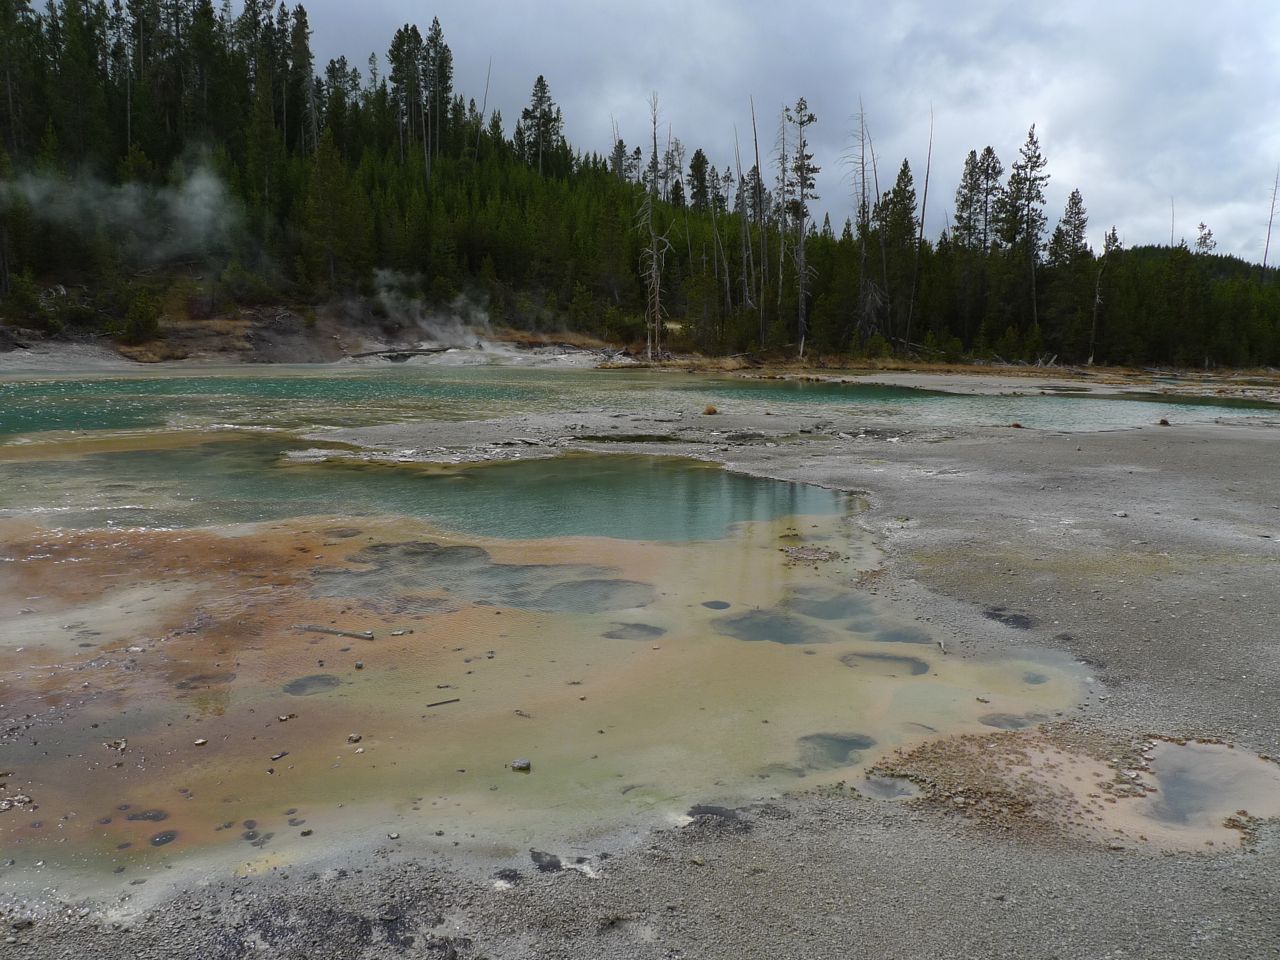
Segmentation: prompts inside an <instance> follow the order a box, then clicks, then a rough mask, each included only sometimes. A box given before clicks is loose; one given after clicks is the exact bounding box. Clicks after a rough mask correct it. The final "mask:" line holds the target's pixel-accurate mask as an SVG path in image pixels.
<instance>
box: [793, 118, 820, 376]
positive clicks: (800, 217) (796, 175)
mask: <svg viewBox="0 0 1280 960" xmlns="http://www.w3.org/2000/svg"><path fill="white" fill-rule="evenodd" d="M789 119H790V121H791V123H792V124H793V125H794V126H795V128H796V144H795V150H794V152H793V153H792V155H791V175H792V178H793V179H792V184H793V189H794V196H793V198H792V201H791V212H792V219H793V220H794V222H795V224H796V246H795V251H796V253H795V257H796V309H797V334H798V336H799V337H800V357H801V359H803V358H804V343H805V337H806V336H807V335H808V333H809V325H808V317H807V312H806V311H807V309H808V302H807V300H808V290H809V268H808V264H807V262H806V260H805V242H806V240H807V236H806V234H807V232H808V220H809V201H811V200H818V199H820V198H819V197H818V195H817V194H816V193H815V192H814V181H815V177H816V176H817V174H818V172H819V170H820V168H819V167H818V166H816V165H815V164H814V162H813V153H812V152H811V151H810V149H809V140H808V135H807V134H806V132H805V131H807V130H808V129H809V127H810V126H811V125H812V124H814V123H816V122H817V120H818V118H817V117H816V116H814V114H813V111H811V110H810V109H809V103H808V101H807V100H805V98H804V97H801V98H800V99H798V100H797V101H796V105H795V107H794V108H793V109H792V110H791V112H790V114H789Z"/></svg>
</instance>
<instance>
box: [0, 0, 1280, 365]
mask: <svg viewBox="0 0 1280 960" xmlns="http://www.w3.org/2000/svg"><path fill="white" fill-rule="evenodd" d="M0 57H2V59H3V70H4V92H3V96H0V296H2V297H3V298H4V299H3V304H4V313H5V317H6V318H7V319H8V320H9V321H11V322H18V323H26V324H32V323H36V324H43V325H45V326H46V327H49V328H51V329H59V328H75V327H84V328H88V329H99V330H109V331H112V332H115V333H117V334H119V335H121V336H124V337H126V338H132V339H145V338H146V337H148V336H151V335H154V334H155V333H156V332H157V323H158V317H159V315H160V312H161V310H162V309H164V310H167V311H168V312H170V313H183V312H185V313H187V314H189V315H194V314H196V313H199V312H201V311H203V312H205V313H212V312H217V311H220V310H230V309H234V307H235V306H236V305H238V304H239V305H247V304H253V303H256V302H262V303H265V302H273V301H281V300H289V301H306V302H314V303H320V302H323V301H325V300H327V299H331V298H336V297H342V296H348V295H351V294H364V295H366V296H370V295H372V294H373V293H374V292H375V280H374V278H375V275H378V276H382V277H383V278H385V277H387V276H395V277H396V278H397V280H396V282H397V283H398V284H399V285H400V286H401V287H403V288H407V289H408V290H409V291H410V292H413V293H415V294H417V295H420V296H422V297H424V298H426V299H428V300H430V301H432V302H435V303H439V304H447V303H449V302H451V301H452V300H453V299H454V298H455V297H457V296H459V295H467V296H470V297H473V298H478V299H483V300H485V301H486V302H487V303H488V304H489V309H490V312H491V314H492V315H493V316H494V318H495V319H496V320H498V321H500V322H506V323H510V324H512V325H517V326H524V327H531V328H537V327H552V326H567V327H569V328H571V329H575V330H581V331H584V332H589V333H594V334H599V335H603V336H606V337H610V338H614V339H620V340H624V341H628V342H633V343H634V342H638V341H644V342H646V343H647V344H648V349H649V350H650V351H652V352H658V353H661V352H662V351H663V350H666V349H671V348H676V347H681V348H687V347H692V348H697V349H700V350H702V351H705V352H709V353H729V354H738V353H744V352H758V351H772V352H779V353H798V354H800V355H802V356H803V355H804V354H805V353H806V351H808V352H809V353H814V352H816V353H819V354H858V355H866V354H887V353H890V352H895V351H903V352H909V353H913V354H916V355H922V356H934V357H945V358H958V357H960V356H962V355H968V356H983V357H998V358H1001V359H1005V360H1028V361H1037V360H1039V361H1045V360H1049V359H1052V358H1057V359H1058V360H1060V361H1062V362H1109V363H1170V364H1180V365H1202V364H1204V365H1211V364H1223V365H1232V366H1246V365H1263V364H1266V365H1276V364H1280V292H1278V290H1277V287H1276V285H1275V284H1274V283H1272V282H1270V281H1271V280H1272V279H1273V273H1274V271H1273V270H1271V269H1270V268H1267V267H1265V266H1264V267H1260V266H1258V265H1256V264H1250V263H1247V262H1245V261H1243V260H1240V259H1238V258H1235V257H1231V256H1221V255H1218V254H1216V253H1215V252H1214V241H1213V239H1212V233H1211V231H1209V229H1208V228H1207V227H1205V226H1204V225H1203V224H1201V229H1200V232H1199V235H1198V237H1197V239H1196V241H1195V243H1194V244H1193V245H1191V246H1188V245H1187V244H1186V243H1185V242H1183V243H1177V244H1171V245H1170V246H1167V247H1164V246H1161V247H1156V246H1145V247H1135V248H1131V249H1126V248H1125V247H1124V245H1123V244H1122V243H1121V241H1120V237H1119V232H1118V230H1117V229H1116V228H1115V227H1112V228H1111V229H1110V230H1109V231H1108V232H1107V234H1106V239H1105V241H1104V244H1103V248H1102V249H1101V250H1094V249H1093V248H1092V247H1091V246H1090V245H1089V243H1088V241H1087V232H1088V214H1087V211H1086V206H1085V202H1084V197H1083V196H1082V194H1081V191H1080V190H1079V189H1076V190H1073V191H1072V192H1071V194H1070V197H1069V199H1068V201H1067V204H1066V208H1065V209H1064V210H1063V211H1062V212H1061V214H1060V215H1059V216H1058V217H1057V219H1056V221H1055V225H1054V227H1053V229H1052V230H1050V229H1049V223H1050V212H1049V211H1048V210H1047V203H1046V199H1045V186H1046V184H1047V183H1048V181H1049V177H1050V173H1049V165H1048V161H1047V159H1046V156H1045V154H1044V152H1043V150H1042V148H1041V145H1040V142H1039V139H1038V137H1037V134H1036V129H1035V127H1034V126H1032V127H1031V128H1030V130H1028V131H1027V134H1026V137H1025V140H1024V141H1023V143H1022V145H1021V147H1020V149H1019V150H1018V152H1017V154H1016V156H1014V157H1012V158H1011V161H1010V164H1009V168H1008V171H1007V173H1006V169H1005V166H1004V163H1003V162H1002V161H1001V159H1000V157H999V156H998V155H997V153H996V151H995V149H994V148H993V147H991V146H985V147H980V148H975V149H974V150H972V151H971V152H970V153H969V154H968V156H967V157H965V158H964V160H963V163H962V165H961V176H960V182H959V187H958V189H957V191H956V193H955V196H954V198H953V199H952V198H948V199H949V200H952V202H951V203H949V204H944V206H949V208H950V210H951V213H950V215H949V217H948V220H947V226H946V228H945V229H944V230H943V231H942V232H941V233H940V234H939V235H938V236H937V237H927V236H926V235H925V231H924V227H923V224H924V220H925V215H926V213H927V208H928V204H929V202H930V199H931V198H930V196H929V187H930V181H931V180H933V179H934V178H935V171H934V170H933V169H932V167H933V157H932V146H930V151H929V161H928V163H927V164H926V168H925V170H924V176H923V178H922V179H919V180H918V179H917V171H914V170H913V169H912V168H911V165H910V164H909V163H908V162H907V161H906V160H903V161H902V162H901V165H900V166H898V168H897V172H896V176H890V171H891V169H892V168H888V169H882V167H881V160H880V157H879V156H878V155H877V153H876V150H875V144H874V140H873V138H872V135H871V130H870V125H869V123H868V122H867V120H866V117H865V114H863V115H860V118H859V120H858V122H857V127H856V129H855V130H854V131H853V143H854V149H853V207H854V210H855V214H854V216H852V217H850V218H849V219H848V220H846V221H845V222H844V223H843V224H841V225H840V228H839V229H838V230H837V229H836V228H834V227H833V225H832V224H831V222H830V220H829V218H827V217H824V218H823V219H822V220H821V222H816V218H815V216H814V210H815V204H816V203H817V202H818V201H819V200H820V198H819V197H818V196H817V194H816V193H815V177H816V174H817V173H818V172H819V170H818V167H817V166H816V165H815V163H814V157H813V154H812V150H811V146H810V144H811V137H812V128H813V126H814V125H815V124H816V123H817V122H818V118H817V117H816V116H815V115H814V113H813V111H812V110H811V109H810V108H809V106H808V103H807V102H806V100H805V99H804V98H803V97H802V98H799V99H797V100H796V102H795V103H794V104H792V105H790V106H788V107H785V108H783V109H782V110H781V111H780V113H779V114H778V115H776V116H769V117H767V118H758V117H757V113H756V109H755V105H754V103H752V104H751V105H750V106H751V130H752V135H751V139H750V141H749V142H745V143H740V144H739V145H738V147H737V148H736V149H735V151H734V156H733V157H732V158H729V159H730V161H731V162H726V160H725V158H720V159H713V158H712V157H711V156H709V155H708V153H707V152H706V151H704V150H703V149H700V148H695V149H693V150H692V151H690V150H688V149H687V148H686V146H685V145H684V144H683V143H682V142H681V141H680V139H679V138H678V137H677V136H675V135H673V132H672V131H670V130H669V129H664V128H663V125H662V124H661V122H660V105H659V103H658V100H657V97H656V96H655V97H654V100H653V102H652V103H651V104H650V107H651V121H652V122H651V124H650V127H649V129H647V130H646V131H645V132H644V134H643V135H642V136H641V138H640V140H639V141H638V142H636V143H633V144H628V143H627V142H626V141H625V140H624V139H623V137H622V136H621V135H620V133H619V132H618V131H616V130H615V135H614V142H613V144H612V145H611V147H610V149H609V150H608V151H607V152H605V153H597V152H591V151H585V152H584V151H583V150H581V149H575V148H574V147H572V146H571V145H570V144H569V143H568V142H567V140H566V138H565V133H564V118H563V115H562V112H561V109H560V108H559V106H557V104H556V102H555V100H554V98H553V96H552V91H551V88H550V85H549V84H548V82H547V80H546V78H545V77H543V76H539V77H537V78H536V79H535V80H534V81H533V84H532V89H531V92H530V97H529V102H528V105H527V106H526V107H525V108H524V109H522V110H521V112H520V114H519V116H517V117H515V118H512V119H514V123H513V124H512V123H509V122H508V119H507V118H504V117H503V116H502V114H501V112H500V111H498V110H490V109H489V108H488V103H487V99H488V91H487V89H486V90H485V91H484V94H483V95H482V96H481V98H480V101H479V102H478V103H477V100H476V99H475V97H474V96H470V97H469V96H465V95H464V94H463V93H462V92H460V91H458V90H457V89H455V85H454V64H453V55H452V52H451V50H450V48H449V45H448V43H447V42H446V40H445V36H444V31H443V29H442V27H441V25H440V23H439V21H438V20H433V21H432V22H431V24H430V26H429V27H428V28H427V29H425V30H421V29H419V27H418V26H416V25H413V24H404V25H402V26H401V27H399V28H398V29H397V30H396V31H395V32H394V34H393V35H392V37H391V39H390V42H389V44H388V47H387V50H386V51H385V53H384V54H382V55H378V54H371V55H370V56H369V57H368V58H367V60H366V61H365V62H364V63H363V64H362V65H361V66H357V65H356V64H353V63H352V62H349V61H348V60H347V59H346V58H345V57H338V58H337V59H334V60H330V61H329V62H328V63H326V64H324V65H323V67H322V68H317V64H316V62H315V58H314V55H313V53H312V50H311V26H310V22H309V20H308V16H307V12H306V10H305V9H304V8H303V7H302V6H301V5H300V4H299V5H296V6H294V7H292V8H289V7H288V6H286V5H285V4H283V3H282V4H281V5H280V6H279V7H278V8H275V9H272V7H271V6H270V5H269V4H267V3H264V2H263V0H246V2H245V3H244V6H243V9H242V10H241V12H240V13H238V14H233V13H232V12H231V9H230V6H229V4H227V3H225V2H224V3H223V5H222V6H221V7H218V8H215V6H214V5H213V3H212V0H111V2H105V0H51V2H50V3H49V5H48V7H47V8H46V9H45V10H44V11H42V12H37V11H36V10H35V9H34V8H32V6H31V5H30V3H29V2H27V0H0ZM197 178H203V179H197ZM86 184H92V190H86V189H85V185H86ZM193 184H196V185H198V186H199V187H200V189H197V188H196V186H193ZM206 188H207V189H206ZM71 196H84V197H88V198H91V199H86V200H85V202H84V203H83V204H81V205H80V206H78V207H75V208H73V209H69V208H68V204H67V202H66V201H67V198H68V197H71ZM95 198H96V199H95ZM933 203H935V204H937V203H938V201H937V200H936V197H935V198H933ZM124 211H127V212H128V215H126V214H125V212H124ZM193 221H199V222H198V223H195V222H193ZM214 221H216V222H218V223H221V224H222V225H223V226H224V227H226V229H221V230H216V231H215V230H210V229H208V225H209V222H214ZM197 227H198V228H199V229H196V228H197ZM180 241H181V242H180ZM184 271H185V272H184ZM193 276H194V277H197V278H198V279H197V280H192V279H191V278H192V277H193ZM53 285H60V287H61V288H66V287H68V286H75V287H76V288H77V289H80V290H82V291H85V292H84V293H83V294H82V295H79V296H76V297H59V296H55V297H50V296H49V295H48V291H49V289H50V287H51V286H53Z"/></svg>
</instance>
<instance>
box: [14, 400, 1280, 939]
mask: <svg viewBox="0 0 1280 960" xmlns="http://www.w3.org/2000/svg"><path fill="white" fill-rule="evenodd" d="M677 414H678V415H677ZM605 436H610V439H608V440H601V439H599V438H601V437H605ZM516 437H518V438H522V439H520V440H513V439H512V438H516ZM586 437H590V438H595V439H581V438H586ZM659 437H661V438H662V439H660V440H659V439H656V438H659ZM325 439H344V440H347V441H349V442H359V443H361V444H362V445H364V446H366V447H367V448H369V449H370V450H373V451H375V455H378V456H385V457H388V458H391V459H403V458H412V459H427V460H438V461H441V462H455V461H457V462H461V461H467V460H479V459H490V458H510V457H513V456H530V455H533V456H537V455H546V454H548V453H558V452H563V451H564V450H566V449H569V450H572V449H584V450H611V451H617V452H627V451H630V452H649V453H654V452H658V453H668V454H686V455H692V456H698V457H702V458H705V459H712V460H717V461H721V462H724V463H726V464H727V465H729V466H731V467H733V468H734V469H738V470H743V471H746V472H750V473H755V474H760V475H767V476H774V477H780V478H787V479H796V480H804V481H808V482H815V483H821V484H824V485H829V486H832V487H837V488H841V489H848V490H858V491H865V492H866V493H867V495H868V500H869V503H870V508H869V510H868V511H867V512H866V513H865V514H863V515H862V517H861V522H862V523H864V524H865V525H866V526H867V527H868V529H870V530H871V531H872V532H873V533H874V534H875V535H876V536H877V539H879V540H880V542H881V543H882V545H883V546H884V547H885V549H886V551H887V553H886V555H887V561H886V565H885V568H884V571H883V572H882V574H881V575H880V576H878V577H877V578H876V579H875V583H874V589H876V590H877V591H878V592H879V593H880V594H881V595H882V596H884V597H888V598H891V599H893V600H896V601H898V602H900V603H901V604H903V606H904V609H909V610H910V611H911V612H912V613H913V614H914V615H916V616H919V617H920V618H921V619H924V620H927V621H929V622H931V624H932V625H933V627H934V629H935V630H938V631H940V632H942V633H943V634H944V635H946V636H948V637H949V638H950V639H949V640H948V646H949V649H951V650H952V651H953V653H954V655H957V656H968V655H973V654H978V653H983V652H988V651H991V650H998V649H1002V648H1008V647H1009V646H1015V645H1023V644H1034V645H1037V646H1041V647H1051V648H1057V649H1062V650H1065V651H1067V652H1069V653H1071V654H1072V655H1073V656H1075V657H1077V658H1080V659H1083V660H1084V661H1086V663H1088V664H1089V665H1090V667H1091V669H1092V671H1093V673H1094V675H1095V676H1096V677H1097V679H1098V680H1099V681H1100V684H1099V685H1098V686H1097V692H1096V694H1095V695H1094V696H1093V697H1091V698H1090V700H1089V701H1088V702H1087V703H1085V704H1083V705H1082V706H1081V709H1080V710H1079V711H1077V713H1076V715H1075V716H1074V717H1072V718H1071V719H1072V722H1073V723H1074V724H1076V725H1077V726H1079V727H1080V728H1082V729H1090V728H1091V729H1096V730H1100V731H1107V732H1108V733H1109V734H1116V735H1129V734H1133V735H1144V734H1163V735H1173V736H1201V737H1213V738H1222V739H1227V740H1230V741H1233V742H1235V743H1237V744H1239V745H1240V746H1241V747H1245V748H1248V749H1250V750H1253V751H1257V752H1260V753H1264V754H1271V755H1276V754H1280V701H1278V700H1277V691H1280V589H1277V585H1278V584H1280V485H1278V484H1277V481H1276V477H1277V476H1278V475H1280V442H1278V441H1280V430H1277V428H1276V427H1275V426H1274V425H1268V424H1263V423H1258V424H1235V423H1233V424H1231V425H1226V424H1209V425H1203V426H1195V427H1191V426H1177V425H1175V426H1173V427H1168V428H1165V427H1158V426H1154V425H1153V426H1151V427H1147V428H1143V429H1139V430H1130V431H1124V432H1113V433H1095V434H1070V435H1068V434H1055V433H1051V432H1041V431H1033V430H1013V429H1007V428H1006V429H982V430H966V431H960V432H957V431H918V432H911V431H905V432H904V431H903V430H902V428H901V427H900V426H893V425H889V424H875V423H868V422H860V421H859V420H858V419H857V417H856V416H854V415H851V414H842V415H839V416H819V415H815V416H800V415H789V416H764V415H735V416H729V415H718V416H715V417H712V416H703V415H701V413H700V412H699V411H698V410H695V409H690V410H685V411H676V412H669V413H667V414H664V415H662V416H656V417H653V418H639V417H634V416H631V415H625V416H624V415H611V414H610V413H609V412H607V411H593V412H588V413H581V414H570V415H567V416H562V417H521V418H513V419H511V420H507V421H493V422H488V423H482V424H468V425H459V424H421V425H409V426H404V425H400V426H395V427H386V428H372V429H367V430H359V431H340V432H335V433H329V434H325ZM408 451H413V452H412V453H409V452H408ZM708 799H709V800H714V798H708ZM595 866H597V867H598V871H599V876H598V877H595V878H592V877H590V876H588V875H586V874H584V873H582V872H579V871H574V870H555V869H554V867H555V864H554V863H548V862H547V861H545V860H544V861H543V867H544V868H547V867H550V868H551V869H539V868H538V867H536V866H535V864H534V863H533V862H530V863H529V864H528V865H527V866H526V867H525V868H524V869H523V870H521V871H519V874H518V875H514V874H513V875H510V876H509V877H508V879H509V880H510V881H511V884H510V886H509V888H507V889H496V888H495V885H494V883H493V881H492V879H491V878H489V877H487V876H486V875H484V874H483V873H482V872H478V871H477V870H476V869H475V868H474V865H472V866H468V865H466V864H462V863H452V862H447V861H443V860H440V859H438V858H435V857H432V858H430V859H423V860H418V859H415V858H414V857H413V855H412V851H404V850H399V849H395V850H392V849H387V850H380V851H370V852H368V853H367V854H362V855H361V856H360V857H357V858H351V859H349V860H347V861H346V862H344V863H343V864H340V865H332V864H331V865H325V866H323V868H317V869H316V871H315V872H313V873H308V872H307V871H306V870H305V869H298V868H294V869H293V870H292V871H290V872H286V871H279V872H276V873H274V874H271V875H268V876H265V877H259V878H254V879H245V880H222V881H215V882H211V883H210V884H209V885H208V886H205V887H200V888H197V889H193V890H189V891H187V892H184V893H183V894H181V895H180V896H179V897H178V898H177V899H175V900H173V901H171V902H165V903H161V904H158V905H154V906H152V907H149V908H147V909H145V910H143V911H141V912H135V913H134V914H131V915H128V916H125V915H103V914H102V913H101V912H100V911H99V910H97V909H96V908H95V907H93V905H78V904H77V905H73V906H67V907H65V908H63V909H58V910H52V909H51V910H45V911H38V912H35V913H34V914H33V913H32V911H31V909H30V908H29V907H23V908H21V909H16V910H15V909H13V908H12V907H10V908H9V909H8V913H9V914H10V915H9V917H8V918H7V919H8V920H9V921H11V922H13V923H15V924H16V926H15V927H14V928H13V929H12V930H11V931H10V932H11V936H10V940H11V941H12V942H11V943H10V944H9V945H8V946H7V947H5V948H3V949H5V950H7V951H8V952H9V953H10V954H11V955H13V956H24V957H26V956H29V957H69V958H71V957H74V958H79V957H101V958H114V957H122V958H123V957H137V958H147V957H166V958H167V957H201V958H206V960H214V958H223V957H227V958H232V957H255V956H261V957H282V958H286V957H287V958H293V957H297V958H303V957H305V958H329V957H332V958H348V957H350V958H356V957H361V958H363V957H370V958H373V957H446V958H447V957H461V958H467V957H490V958H511V960H515V958H525V957H528V958H543V957H546V958H553V957H563V958H591V957H600V958H707V960H717V958H725V960H729V958H734V960H738V958H791V957H795V958H822V957H841V958H845V957H851V956H860V957H869V958H882V957H883V958H891V957H892V958H914V957H929V958H950V957H955V958H983V957H1034V958H1040V957H1043V958H1064V960H1065V958H1119V957H1127V958H1217V957H1221V958H1233V960H1246V958H1273V957H1280V825H1277V824H1275V823H1268V824H1264V825H1262V827H1261V828H1260V830H1259V833H1258V836H1257V841H1256V843H1254V844H1253V845H1251V846H1249V847H1247V848H1244V849H1241V850H1240V851H1239V852H1233V853H1229V854H1216V855H1207V854H1195V855H1192V854H1160V853H1158V852H1155V851H1144V850H1142V849H1132V848H1131V849H1125V850H1112V849H1109V848H1108V847H1106V846H1104V845H1101V844H1096V843H1087V842H1084V841H1080V840H1072V839H1069V838H1067V837H1064V836H1062V835H1058V834H1054V833H1052V832H1051V831H1050V832H1046V831H1039V832H1036V831H1027V830H1021V829H1018V828H1017V827H1016V825H1009V824H1002V823H1000V822H998V821H997V822H979V821H977V820H970V819H968V818H966V817H965V816H963V815H962V814H961V813H959V812H954V811H951V810H949V809H948V808H946V807H945V806H944V805H941V804H938V803H935V802H930V801H928V800H921V801H912V802H905V803H904V802H883V801H870V800H863V799H860V798H858V797H857V796H855V795H854V794H852V793H850V792H848V791H840V790H832V791H828V792H825V793H821V794H813V795H803V796H793V797H788V798H785V799H783V800H779V801H770V802H767V803H761V804H758V805H755V806H752V807H749V808H745V809H743V810H740V811H724V810H719V809H716V808H713V809H712V810H711V811H710V813H709V814H708V815H705V816H700V817H697V818H695V820H694V822H693V823H692V824H691V825H689V826H686V827H683V828H673V829H671V830H668V831H662V832H658V833H655V834H652V835H651V836H650V837H649V838H648V839H647V840H645V841H643V842H641V843H639V844H637V845H635V846H633V847H632V848H630V849H629V850H627V851H626V852H624V853H622V854H621V855H618V856H615V857H612V858H609V859H607V860H603V861H601V862H599V863H597V864H595ZM503 886H506V885H505V884H504V885H503ZM28 919H32V920H34V923H32V924H31V925H29V926H28V925H26V924H27V920H28Z"/></svg>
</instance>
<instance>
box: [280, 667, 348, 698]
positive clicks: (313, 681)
mask: <svg viewBox="0 0 1280 960" xmlns="http://www.w3.org/2000/svg"><path fill="white" fill-rule="evenodd" d="M341 684H342V681H341V680H339V679H338V678H337V677H335V676H334V675H333V674H331V673H313V674H310V675H308V676H305V677H298V679H296V680H290V681H289V682H288V683H286V684H285V685H284V686H283V687H282V688H281V689H282V690H284V692H285V693H287V694H289V696H291V697H309V696H311V695H312V694H313V693H322V692H324V691H325V690H332V689H333V688H334V687H337V686H341Z"/></svg>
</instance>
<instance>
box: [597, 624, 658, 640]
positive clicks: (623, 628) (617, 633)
mask: <svg viewBox="0 0 1280 960" xmlns="http://www.w3.org/2000/svg"><path fill="white" fill-rule="evenodd" d="M666 632H667V631H666V630H665V629H663V628H662V627H655V626H654V625H653V624H650V623H615V624H614V625H613V627H612V629H610V630H606V631H605V632H604V633H603V634H601V636H603V637H605V638H606V639H608V640H656V639H658V637H661V636H664V635H665V634H666Z"/></svg>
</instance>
